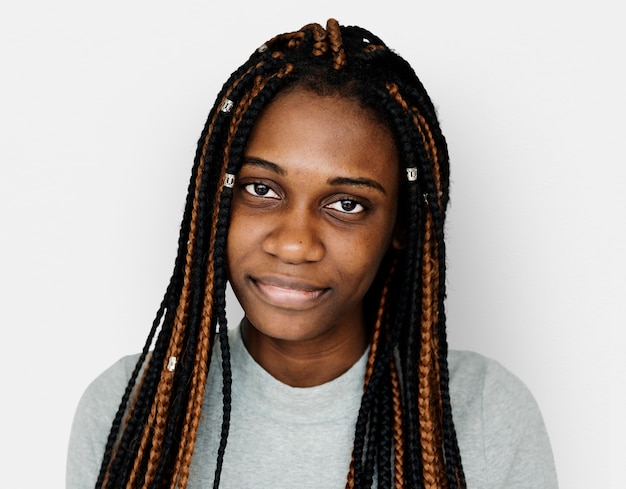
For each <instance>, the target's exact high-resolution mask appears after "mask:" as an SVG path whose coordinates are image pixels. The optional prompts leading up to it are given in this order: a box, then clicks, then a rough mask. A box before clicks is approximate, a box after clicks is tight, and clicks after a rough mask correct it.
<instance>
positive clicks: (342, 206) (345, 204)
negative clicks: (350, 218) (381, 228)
mask: <svg viewBox="0 0 626 489" xmlns="http://www.w3.org/2000/svg"><path fill="white" fill-rule="evenodd" d="M326 207H328V208H329V209H334V210H336V211H340V212H345V213H346V214H358V213H359V212H363V211H364V210H365V207H363V206H362V205H361V204H359V203H358V202H357V201H356V200H351V199H342V200H338V201H336V202H333V203H331V204H328V205H327V206H326Z"/></svg>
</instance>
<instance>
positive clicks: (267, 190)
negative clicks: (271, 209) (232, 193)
mask: <svg viewBox="0 0 626 489" xmlns="http://www.w3.org/2000/svg"><path fill="white" fill-rule="evenodd" d="M243 188H244V189H245V191H246V192H248V193H249V194H251V195H254V196H255V197H263V198H265V199H279V198H280V197H279V196H278V194H277V193H276V192H274V191H273V190H272V188H271V187H270V186H269V185H266V184H264V183H261V182H255V183H248V184H246V185H244V187H243Z"/></svg>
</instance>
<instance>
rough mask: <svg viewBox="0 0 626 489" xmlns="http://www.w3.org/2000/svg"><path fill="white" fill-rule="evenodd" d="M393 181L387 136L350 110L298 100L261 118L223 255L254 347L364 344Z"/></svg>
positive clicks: (311, 96) (388, 230)
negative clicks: (258, 343)
mask: <svg viewBox="0 0 626 489" xmlns="http://www.w3.org/2000/svg"><path fill="white" fill-rule="evenodd" d="M398 175H399V162H398V153H397V150H396V147H395V144H394V141H393V137H392V135H391V133H390V131H389V129H388V128H387V127H386V126H384V125H382V124H381V123H379V122H377V121H376V120H375V119H374V117H373V116H372V115H371V113H370V112H368V111H366V110H364V109H363V108H361V107H360V106H359V105H358V104H357V103H356V102H354V101H352V100H349V99H345V98H341V97H338V96H319V95H317V94H315V93H312V92H310V91H306V90H304V89H296V90H295V91H291V92H287V93H286V94H283V95H280V96H279V97H277V98H276V99H275V100H274V101H273V102H272V103H271V104H270V105H269V106H268V107H267V108H266V109H265V111H264V112H263V113H262V115H261V117H260V118H259V120H258V122H257V123H256V125H255V127H254V129H253V131H252V134H251V137H250V139H249V141H248V145H247V148H246V151H245V160H244V163H243V166H242V168H241V171H240V172H239V174H238V175H237V179H236V183H235V188H234V194H233V201H232V207H231V223H230V230H229V234H228V248H227V256H228V270H229V278H230V281H231V284H232V287H233V290H234V292H235V294H236V296H237V298H238V299H239V301H240V303H241V305H242V307H243V309H244V311H245V314H246V317H247V320H248V321H249V326H250V327H252V328H253V329H254V330H255V335H256V336H257V337H260V338H262V339H268V340H269V339H271V340H274V341H275V340H280V341H288V342H306V341H309V342H310V341H316V342H322V343H321V344H324V342H328V343H327V345H328V346H329V347H332V345H336V344H337V343H338V342H340V343H341V342H352V343H354V342H355V337H356V338H357V339H359V338H361V339H364V338H365V328H364V322H363V317H362V309H363V308H362V305H363V304H362V302H363V297H364V295H365V293H366V292H367V290H368V288H369V287H370V285H371V283H372V281H373V280H374V277H375V275H376V272H377V270H378V267H379V265H380V262H381V260H382V258H383V256H384V254H385V252H386V251H387V249H388V248H389V246H390V244H391V242H392V238H393V236H392V235H393V232H394V227H395V222H396V212H397V202H398V185H399V177H398ZM357 343H358V341H357ZM364 344H365V343H363V344H362V345H361V347H363V346H364Z"/></svg>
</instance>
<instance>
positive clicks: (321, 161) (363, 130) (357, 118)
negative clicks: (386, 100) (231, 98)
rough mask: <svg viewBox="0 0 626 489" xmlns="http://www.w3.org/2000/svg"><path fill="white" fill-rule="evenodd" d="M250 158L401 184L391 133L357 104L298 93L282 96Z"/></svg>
mask: <svg viewBox="0 0 626 489" xmlns="http://www.w3.org/2000/svg"><path fill="white" fill-rule="evenodd" d="M246 156H248V157H259V158H263V159H265V160H268V161H272V162H273V163H276V164H278V165H280V166H281V167H285V168H287V169H289V168H293V169H296V168H298V169H301V170H304V169H308V170H311V171H312V170H314V169H317V170H320V171H322V170H323V171H325V172H328V173H332V174H333V175H332V176H336V175H344V174H345V175H351V176H352V175H356V174H359V175H360V174H365V175H361V176H367V177H369V178H376V179H380V180H388V178H387V177H388V176H389V175H391V178H392V179H397V175H398V165H399V163H398V159H399V157H398V151H397V149H396V145H395V141H394V138H393V135H392V133H391V130H390V129H389V128H388V127H387V125H386V124H385V123H384V122H382V121H380V120H378V119H377V118H376V117H375V115H374V113H373V112H372V111H370V110H368V109H365V108H363V107H362V106H361V105H360V104H359V103H358V102H356V101H355V100H353V99H350V98H346V97H341V96H339V95H318V94H316V93H315V92H312V91H309V90H306V89H295V90H293V91H289V92H287V93H283V94H280V95H278V96H277V97H276V98H275V99H274V100H273V101H272V102H271V103H270V104H269V105H268V106H267V107H266V108H265V109H264V111H263V112H262V113H261V115H260V117H259V119H258V120H257V122H256V123H255V125H254V128H253V131H252V133H251V136H250V138H249V140H248V144H247V148H246Z"/></svg>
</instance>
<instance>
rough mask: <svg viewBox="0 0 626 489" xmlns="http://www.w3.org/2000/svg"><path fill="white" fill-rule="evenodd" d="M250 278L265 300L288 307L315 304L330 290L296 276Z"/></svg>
mask: <svg viewBox="0 0 626 489" xmlns="http://www.w3.org/2000/svg"><path fill="white" fill-rule="evenodd" d="M249 279H250V281H251V282H252V284H253V285H254V288H255V289H256V291H257V293H258V294H259V295H260V296H261V298H262V299H263V300H264V301H265V302H267V303H269V304H271V305H274V306H277V307H283V308H286V309H294V308H295V309H297V308H303V307H307V306H310V305H313V304H314V303H316V302H317V301H318V300H319V299H320V298H321V297H322V296H323V295H325V294H326V292H328V291H329V290H330V289H329V288H327V287H320V286H317V285H314V284H311V283H308V282H306V281H303V280H299V279H294V278H286V277H261V278H254V277H249Z"/></svg>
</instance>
